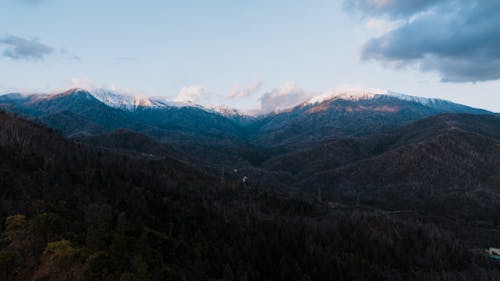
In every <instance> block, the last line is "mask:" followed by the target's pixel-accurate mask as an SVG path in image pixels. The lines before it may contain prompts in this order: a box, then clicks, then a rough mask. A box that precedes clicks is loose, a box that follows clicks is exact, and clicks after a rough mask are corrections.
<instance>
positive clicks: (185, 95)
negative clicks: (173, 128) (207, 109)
mask: <svg viewBox="0 0 500 281" xmlns="http://www.w3.org/2000/svg"><path fill="white" fill-rule="evenodd" d="M209 95H210V93H209V92H208V90H207V89H206V88H205V87H203V86H199V85H193V86H187V87H183V88H182V89H181V90H180V92H179V94H177V96H176V97H175V98H174V99H173V100H174V101H176V102H190V103H198V102H200V101H201V100H204V99H206V98H208V96H209Z"/></svg>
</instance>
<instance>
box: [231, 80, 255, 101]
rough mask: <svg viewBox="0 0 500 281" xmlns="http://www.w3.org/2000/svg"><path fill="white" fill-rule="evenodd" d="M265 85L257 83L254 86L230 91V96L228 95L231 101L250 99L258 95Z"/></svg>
mask: <svg viewBox="0 0 500 281" xmlns="http://www.w3.org/2000/svg"><path fill="white" fill-rule="evenodd" d="M263 84H264V83H263V82H262V81H257V82H255V83H254V84H252V85H250V86H248V87H246V88H234V89H232V90H231V91H229V94H228V95H227V97H228V98H230V99H239V98H246V97H249V96H251V95H253V94H255V93H257V92H258V91H259V90H260V89H261V88H262V85H263Z"/></svg>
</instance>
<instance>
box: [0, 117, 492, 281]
mask: <svg viewBox="0 0 500 281" xmlns="http://www.w3.org/2000/svg"><path fill="white" fill-rule="evenodd" d="M0 154H1V158H0V159H1V160H0V171H1V173H2V177H1V181H0V188H1V191H2V193H1V204H0V216H1V219H2V221H3V227H2V228H1V231H2V236H1V237H2V239H1V240H0V242H1V243H0V275H1V276H2V278H3V280H165V278H167V279H169V280H214V279H217V280H238V278H240V279H241V278H243V280H331V279H335V280H463V278H466V279H468V280H472V279H473V280H494V278H495V276H498V274H499V272H498V269H495V265H494V264H492V263H491V262H489V261H488V260H487V259H486V258H485V257H483V256H482V255H478V254H475V253H473V252H471V251H470V250H469V249H468V248H467V247H466V246H465V245H464V244H462V243H461V242H460V240H458V239H457V238H456V237H455V236H454V235H453V234H452V233H449V232H446V231H444V230H440V229H439V228H437V227H436V226H435V225H432V224H424V223H421V222H418V221H413V220H407V219H405V220H403V219H396V218H391V217H388V216H384V215H383V214H382V213H378V212H363V211H341V210H338V211H333V210H329V209H327V208H326V207H325V206H323V205H322V204H317V203H314V202H313V201H311V200H310V199H306V198H307V197H304V199H300V198H298V199H293V198H290V197H288V196H286V195H284V194H279V193H274V192H268V191H258V190H247V189H246V188H243V187H238V186H235V187H234V185H232V184H230V183H228V185H227V186H226V185H221V184H220V183H218V182H217V181H214V180H212V179H211V178H210V177H207V176H205V175H203V174H201V173H200V172H197V171H196V170H195V169H193V168H191V167H189V166H186V165H185V164H182V163H180V162H178V161H176V160H173V159H168V158H165V159H163V160H154V159H149V160H148V159H145V158H142V157H137V156H124V155H117V154H113V153H106V152H104V151H101V152H99V151H95V150H93V149H92V148H90V147H87V146H86V145H83V144H77V143H74V142H72V141H69V140H65V139H62V138H61V137H60V136H59V135H58V134H57V133H55V132H54V131H52V130H49V129H45V128H43V127H41V126H39V125H36V124H33V123H30V122H27V121H24V120H20V119H18V118H15V117H12V116H9V115H6V114H5V113H0ZM231 186H233V187H231ZM414 268H419V270H418V271H415V270H414Z"/></svg>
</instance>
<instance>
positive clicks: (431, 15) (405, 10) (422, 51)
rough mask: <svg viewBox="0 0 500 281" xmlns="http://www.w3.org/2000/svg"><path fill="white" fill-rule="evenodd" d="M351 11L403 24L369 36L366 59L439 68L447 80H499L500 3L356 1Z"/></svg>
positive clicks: (485, 0)
mask: <svg viewBox="0 0 500 281" xmlns="http://www.w3.org/2000/svg"><path fill="white" fill-rule="evenodd" d="M345 3H346V4H345V6H346V7H347V8H348V9H350V10H355V11H358V12H361V13H364V14H365V15H368V16H370V17H373V16H374V17H376V18H377V17H381V18H389V19H392V20H401V18H403V20H404V22H403V23H402V24H399V25H397V27H395V28H393V29H390V30H388V31H387V32H385V33H383V34H382V35H380V36H378V37H375V38H372V39H370V40H368V41H367V42H366V43H365V44H364V45H363V48H362V55H361V57H362V59H363V60H365V61H366V60H375V61H380V62H383V63H384V64H386V65H391V66H394V67H406V66H416V67H417V68H418V69H420V70H421V71H432V72H437V73H438V74H439V75H440V76H441V79H442V81H445V82H478V81H487V80H497V79H500V29H499V28H498V27H499V26H500V17H499V16H498V11H499V10H500V2H499V1H497V0H482V1H480V0H476V1H454V0H439V1H421V0H420V1H417V0H415V1H409V0H407V1H396V0H365V1H362V0H356V1H349V2H345Z"/></svg>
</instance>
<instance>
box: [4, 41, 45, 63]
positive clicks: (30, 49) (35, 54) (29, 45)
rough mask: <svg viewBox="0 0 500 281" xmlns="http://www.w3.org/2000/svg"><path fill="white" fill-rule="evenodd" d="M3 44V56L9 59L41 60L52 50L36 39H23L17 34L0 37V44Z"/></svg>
mask: <svg viewBox="0 0 500 281" xmlns="http://www.w3.org/2000/svg"><path fill="white" fill-rule="evenodd" d="M2 45H3V46H4V47H5V49H4V50H3V53H2V54H3V56H4V57H8V58H11V59H16V60H17V59H25V60H42V59H44V58H45V56H47V55H50V54H52V53H53V52H54V49H53V48H52V47H50V46H47V45H45V44H42V43H40V42H39V41H38V40H36V39H25V38H21V37H17V36H6V37H0V46H2Z"/></svg>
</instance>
